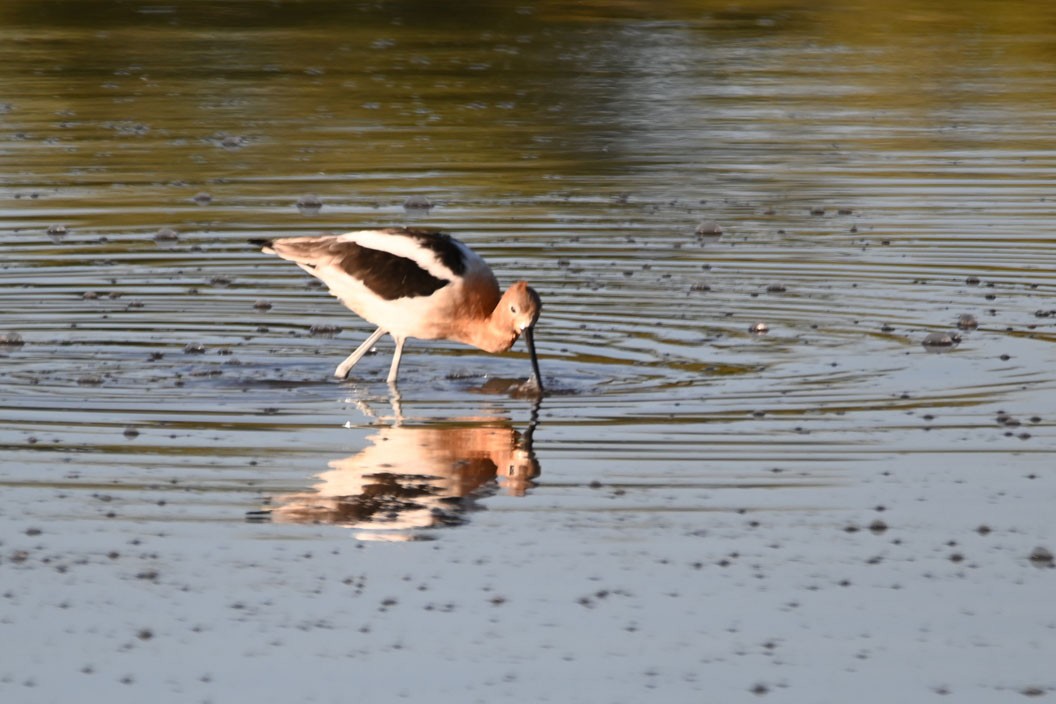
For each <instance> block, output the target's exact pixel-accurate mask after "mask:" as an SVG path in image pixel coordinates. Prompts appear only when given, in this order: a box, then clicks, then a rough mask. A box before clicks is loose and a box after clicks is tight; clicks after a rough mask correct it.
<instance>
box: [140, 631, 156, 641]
mask: <svg viewBox="0 0 1056 704" xmlns="http://www.w3.org/2000/svg"><path fill="white" fill-rule="evenodd" d="M153 637H154V631H152V630H150V629H149V628H141V629H139V631H138V632H137V633H136V638H139V639H140V640H150V639H151V638H153Z"/></svg>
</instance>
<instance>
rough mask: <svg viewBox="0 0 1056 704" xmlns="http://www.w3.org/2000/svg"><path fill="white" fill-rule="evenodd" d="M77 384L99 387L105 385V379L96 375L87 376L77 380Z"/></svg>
mask: <svg viewBox="0 0 1056 704" xmlns="http://www.w3.org/2000/svg"><path fill="white" fill-rule="evenodd" d="M77 383H78V384H80V385H81V386H99V385H100V384H102V383H103V378H102V377H101V376H98V375H96V374H87V375H85V376H82V377H78V378H77Z"/></svg>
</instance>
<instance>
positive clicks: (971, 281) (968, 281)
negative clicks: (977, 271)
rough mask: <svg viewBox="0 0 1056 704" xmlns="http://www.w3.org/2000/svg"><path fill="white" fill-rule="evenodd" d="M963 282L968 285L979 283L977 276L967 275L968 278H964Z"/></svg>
mask: <svg viewBox="0 0 1056 704" xmlns="http://www.w3.org/2000/svg"><path fill="white" fill-rule="evenodd" d="M964 283H966V284H968V285H969V286H978V285H979V277H978V276H969V277H968V278H966V279H965V280H964Z"/></svg>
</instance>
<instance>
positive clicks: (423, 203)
mask: <svg viewBox="0 0 1056 704" xmlns="http://www.w3.org/2000/svg"><path fill="white" fill-rule="evenodd" d="M432 207H433V203H432V201H430V200H429V199H428V198H426V197H425V196H407V199H406V200H404V201H403V209H404V210H429V209H431V208H432Z"/></svg>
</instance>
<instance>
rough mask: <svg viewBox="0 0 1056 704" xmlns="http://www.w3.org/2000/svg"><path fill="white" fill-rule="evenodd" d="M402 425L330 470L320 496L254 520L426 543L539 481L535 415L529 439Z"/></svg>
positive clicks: (465, 426)
mask: <svg viewBox="0 0 1056 704" xmlns="http://www.w3.org/2000/svg"><path fill="white" fill-rule="evenodd" d="M536 411H537V409H536ZM397 418H398V420H397V421H396V422H395V423H394V424H393V425H391V426H387V427H384V428H382V429H380V430H379V431H378V432H377V433H375V434H374V435H371V436H368V438H367V439H368V440H369V441H370V443H371V444H370V445H369V446H368V447H366V448H365V449H364V450H362V451H361V452H359V453H357V454H355V455H351V456H349V457H345V458H342V459H337V460H333V461H331V462H329V463H328V466H329V469H328V470H327V471H325V472H322V473H321V474H319V475H318V479H319V481H318V482H317V483H316V484H315V485H314V486H313V487H312V489H313V491H306V492H299V493H293V494H283V495H278V496H275V497H273V498H272V500H271V508H270V509H269V510H267V511H255V512H252V513H250V514H249V516H248V517H249V519H250V520H268V519H270V520H271V521H273V522H275V523H320V524H334V525H341V526H347V527H350V528H353V529H356V531H357V534H356V537H358V538H360V539H365V540H422V539H425V538H426V536H425V535H423V533H422V531H423V530H425V529H430V528H439V527H444V526H455V525H461V524H462V523H464V522H465V521H466V514H467V513H468V512H469V511H472V510H477V509H479V508H480V507H479V505H478V504H477V501H478V500H479V499H480V498H483V497H486V496H490V495H492V494H494V493H496V492H497V491H503V492H505V493H507V494H509V495H512V496H523V495H524V494H525V492H527V490H528V489H529V488H530V487H531V486H532V480H533V479H534V478H535V477H537V476H539V463H538V461H537V460H536V458H535V453H534V452H533V450H532V434H533V432H534V430H535V426H536V422H537V420H536V419H537V415H536V412H533V414H532V420H531V422H530V423H529V425H528V427H527V429H526V430H525V431H524V432H523V433H521V432H518V431H517V430H516V429H515V428H514V427H513V424H512V423H511V422H510V419H509V418H496V417H484V418H481V417H475V418H461V419H445V420H443V421H440V422H434V423H432V424H429V425H404V424H403V420H402V416H397Z"/></svg>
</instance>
